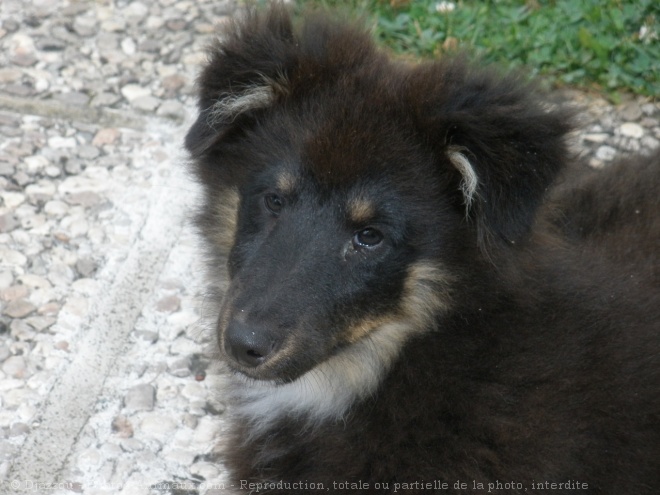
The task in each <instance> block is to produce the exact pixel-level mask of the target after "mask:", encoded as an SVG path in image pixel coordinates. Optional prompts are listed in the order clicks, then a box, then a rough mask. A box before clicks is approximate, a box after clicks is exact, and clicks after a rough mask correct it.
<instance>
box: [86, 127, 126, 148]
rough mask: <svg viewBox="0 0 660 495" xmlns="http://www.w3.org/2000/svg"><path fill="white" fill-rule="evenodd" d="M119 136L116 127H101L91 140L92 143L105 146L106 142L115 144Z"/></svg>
mask: <svg viewBox="0 0 660 495" xmlns="http://www.w3.org/2000/svg"><path fill="white" fill-rule="evenodd" d="M119 136H120V132H119V130H118V129H112V128H107V129H101V130H100V131H99V132H97V133H96V136H94V139H93V140H92V145H93V146H105V145H107V144H115V142H117V139H118V138H119Z"/></svg>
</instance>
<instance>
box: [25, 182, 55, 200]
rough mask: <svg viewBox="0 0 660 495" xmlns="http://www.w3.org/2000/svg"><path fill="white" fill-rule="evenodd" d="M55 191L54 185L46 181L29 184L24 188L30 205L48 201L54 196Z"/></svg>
mask: <svg viewBox="0 0 660 495" xmlns="http://www.w3.org/2000/svg"><path fill="white" fill-rule="evenodd" d="M55 191H56V189H55V184H53V183H52V182H47V181H40V182H38V183H36V184H30V185H29V186H27V187H26V188H25V194H26V195H27V199H28V201H29V202H30V203H32V204H36V203H39V202H46V201H48V200H49V199H51V198H52V197H53V196H54V195H55Z"/></svg>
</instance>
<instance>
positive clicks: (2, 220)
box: [0, 213, 18, 232]
mask: <svg viewBox="0 0 660 495" xmlns="http://www.w3.org/2000/svg"><path fill="white" fill-rule="evenodd" d="M17 225H18V222H17V221H16V217H15V216H14V215H11V214H9V213H7V214H6V215H0V232H11V231H12V230H14V229H15V228H16V226H17Z"/></svg>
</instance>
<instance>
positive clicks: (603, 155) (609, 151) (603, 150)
mask: <svg viewBox="0 0 660 495" xmlns="http://www.w3.org/2000/svg"><path fill="white" fill-rule="evenodd" d="M615 156H616V149H614V148H612V147H611V146H608V145H603V146H601V147H600V148H598V149H597V150H596V158H598V159H599V160H603V161H606V162H610V161H612V160H613V159H614V157H615Z"/></svg>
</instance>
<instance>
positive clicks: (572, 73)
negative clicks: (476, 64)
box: [303, 0, 660, 100]
mask: <svg viewBox="0 0 660 495" xmlns="http://www.w3.org/2000/svg"><path fill="white" fill-rule="evenodd" d="M303 3H304V4H310V3H313V4H317V5H321V6H325V7H331V8H336V7H339V8H342V9H346V8H348V9H350V10H351V11H352V12H353V13H355V14H357V15H361V16H364V17H366V18H367V19H368V20H370V21H371V22H373V25H374V30H375V34H376V36H377V37H378V39H380V40H381V41H382V42H383V43H384V44H385V45H387V46H389V47H391V48H392V49H393V50H394V51H395V52H398V53H405V54H410V55H412V56H415V57H423V58H426V57H434V56H438V55H441V54H442V53H444V52H449V51H452V50H455V49H461V50H465V51H469V52H471V53H473V54H475V55H476V56H478V57H480V59H483V60H484V61H486V62H496V63H498V64H503V65H505V66H507V67H514V68H519V67H525V68H526V70H528V71H530V72H531V74H532V75H537V74H541V75H543V76H544V77H546V78H548V79H550V80H551V81H552V82H554V83H555V84H557V85H571V86H577V87H580V88H585V89H591V90H597V91H600V92H605V93H607V94H608V95H609V96H610V97H611V98H613V99H615V100H616V99H618V93H619V92H633V93H635V94H641V95H648V96H653V97H657V96H658V94H659V93H660V77H659V74H660V39H659V36H660V2H658V1H657V0H554V1H552V0H527V1H523V0H508V1H505V0H490V1H488V0H486V1H476V0H464V1H460V0H459V1H456V2H441V1H436V0H348V1H340V0H311V1H306V2H303ZM443 6H444V8H443ZM452 6H453V8H452Z"/></svg>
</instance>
